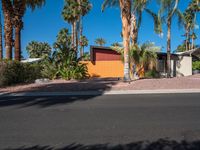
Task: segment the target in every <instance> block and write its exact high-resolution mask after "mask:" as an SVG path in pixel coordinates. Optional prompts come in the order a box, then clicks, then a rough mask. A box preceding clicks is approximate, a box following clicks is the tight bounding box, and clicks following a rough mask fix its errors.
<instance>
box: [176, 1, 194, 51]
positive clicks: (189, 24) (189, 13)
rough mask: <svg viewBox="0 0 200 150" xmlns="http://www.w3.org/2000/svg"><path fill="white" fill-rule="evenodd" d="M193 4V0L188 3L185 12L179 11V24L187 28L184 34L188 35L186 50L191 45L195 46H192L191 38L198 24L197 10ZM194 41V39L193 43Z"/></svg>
mask: <svg viewBox="0 0 200 150" xmlns="http://www.w3.org/2000/svg"><path fill="white" fill-rule="evenodd" d="M194 1H196V0H194ZM192 5H193V1H192V2H191V3H190V4H189V5H188V7H187V9H186V10H185V11H184V12H183V13H181V12H180V11H178V15H179V26H183V27H184V28H185V34H184V36H185V37H186V40H185V50H186V51H188V50H189V49H190V48H191V47H193V46H190V39H191V38H192V37H193V36H191V34H192V33H194V29H195V25H196V12H195V11H194V10H193V9H194V8H193V7H192ZM191 31H192V33H191ZM192 40H193V39H192ZM193 42H194V41H192V43H193ZM193 44H194V43H193Z"/></svg>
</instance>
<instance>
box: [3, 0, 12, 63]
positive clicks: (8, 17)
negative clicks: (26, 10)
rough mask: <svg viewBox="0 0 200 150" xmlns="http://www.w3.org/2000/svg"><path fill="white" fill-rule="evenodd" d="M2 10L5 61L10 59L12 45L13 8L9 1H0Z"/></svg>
mask: <svg viewBox="0 0 200 150" xmlns="http://www.w3.org/2000/svg"><path fill="white" fill-rule="evenodd" d="M2 10H3V15H4V34H5V49H6V59H9V60H11V59H12V45H13V24H12V18H13V7H12V2H11V1H10V0H2Z"/></svg>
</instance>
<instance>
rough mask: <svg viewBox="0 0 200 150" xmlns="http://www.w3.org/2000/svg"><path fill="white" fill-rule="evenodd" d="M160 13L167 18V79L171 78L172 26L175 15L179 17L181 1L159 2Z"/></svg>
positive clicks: (166, 0) (161, 0)
mask: <svg viewBox="0 0 200 150" xmlns="http://www.w3.org/2000/svg"><path fill="white" fill-rule="evenodd" d="M158 2H159V4H160V5H161V9H160V12H161V13H162V14H163V16H165V21H166V23H167V77H170V76H171V25H172V19H173V17H174V16H175V15H177V16H178V13H177V12H178V9H177V7H178V4H179V0H159V1H158Z"/></svg>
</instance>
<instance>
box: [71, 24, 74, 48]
mask: <svg viewBox="0 0 200 150" xmlns="http://www.w3.org/2000/svg"><path fill="white" fill-rule="evenodd" d="M71 34H72V35H71V43H72V48H74V23H72V33H71Z"/></svg>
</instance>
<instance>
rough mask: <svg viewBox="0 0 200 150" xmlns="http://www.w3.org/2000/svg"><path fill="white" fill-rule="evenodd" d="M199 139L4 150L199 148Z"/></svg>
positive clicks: (11, 149) (165, 149) (159, 149)
mask: <svg viewBox="0 0 200 150" xmlns="http://www.w3.org/2000/svg"><path fill="white" fill-rule="evenodd" d="M199 149H200V141H193V142H186V141H181V142H177V141H174V140H167V139H159V140H157V141H155V142H148V141H140V142H134V143H129V144H120V145H109V144H96V145H82V144H70V145H67V146H65V147H63V148H54V147H51V146H39V145H37V146H33V147H26V146H23V147H19V148H8V149H4V150H199Z"/></svg>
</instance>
